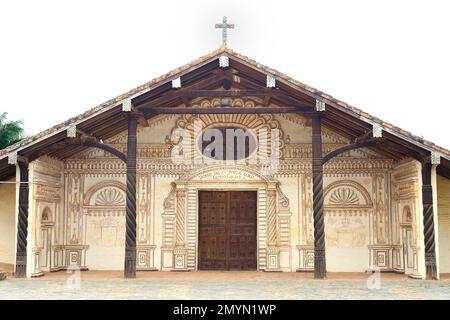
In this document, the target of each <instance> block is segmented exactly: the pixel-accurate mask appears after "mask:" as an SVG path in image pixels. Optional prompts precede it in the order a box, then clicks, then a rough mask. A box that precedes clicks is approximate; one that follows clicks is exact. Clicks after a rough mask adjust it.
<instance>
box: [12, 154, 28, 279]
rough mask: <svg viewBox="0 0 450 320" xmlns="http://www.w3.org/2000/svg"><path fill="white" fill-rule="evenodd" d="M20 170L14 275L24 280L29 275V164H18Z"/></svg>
mask: <svg viewBox="0 0 450 320" xmlns="http://www.w3.org/2000/svg"><path fill="white" fill-rule="evenodd" d="M18 165H19V169H20V186H19V208H18V209H19V215H18V221H17V251H16V270H15V273H14V275H15V276H16V277H17V278H23V277H26V275H27V236H28V193H29V186H28V163H26V162H18Z"/></svg>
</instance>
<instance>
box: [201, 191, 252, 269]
mask: <svg viewBox="0 0 450 320" xmlns="http://www.w3.org/2000/svg"><path fill="white" fill-rule="evenodd" d="M256 199H257V194H256V191H199V200H200V204H199V269H200V270H256V266H257V263H256V257H257V255H256V251H257V248H256Z"/></svg>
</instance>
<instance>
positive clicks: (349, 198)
mask: <svg viewBox="0 0 450 320" xmlns="http://www.w3.org/2000/svg"><path fill="white" fill-rule="evenodd" d="M330 203H332V204H335V205H341V206H348V205H355V204H358V203H359V198H358V196H357V194H356V192H355V190H353V189H351V188H339V189H336V190H334V191H333V193H332V194H331V196H330Z"/></svg>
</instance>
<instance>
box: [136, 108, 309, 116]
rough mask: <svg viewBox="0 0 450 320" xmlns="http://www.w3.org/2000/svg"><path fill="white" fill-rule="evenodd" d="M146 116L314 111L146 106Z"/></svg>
mask: <svg viewBox="0 0 450 320" xmlns="http://www.w3.org/2000/svg"><path fill="white" fill-rule="evenodd" d="M141 110H143V111H144V110H145V114H146V116H148V115H152V114H208V113H209V114H266V113H305V114H310V113H313V112H314V110H313V108H311V107H310V106H293V107H279V108H275V107H269V108H240V107H217V108H145V109H141Z"/></svg>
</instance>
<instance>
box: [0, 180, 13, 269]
mask: <svg viewBox="0 0 450 320" xmlns="http://www.w3.org/2000/svg"><path fill="white" fill-rule="evenodd" d="M15 181H16V179H15V178H13V179H11V180H9V181H8V183H2V184H0V263H7V264H14V260H15V259H14V256H15V254H14V251H15V229H16V228H15V207H16V206H15V203H16V201H15V200H16V185H15V183H14V182H15Z"/></svg>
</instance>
